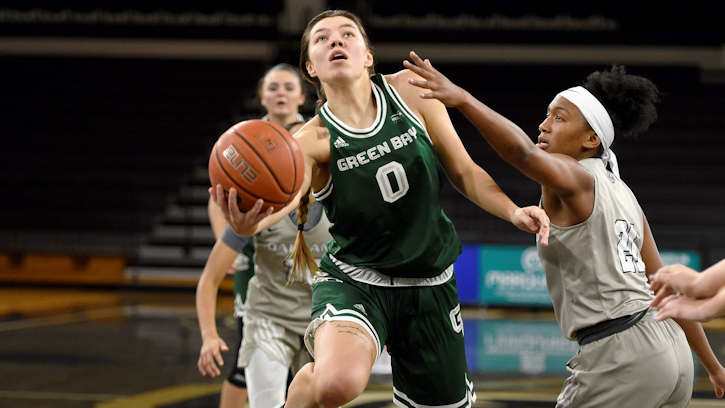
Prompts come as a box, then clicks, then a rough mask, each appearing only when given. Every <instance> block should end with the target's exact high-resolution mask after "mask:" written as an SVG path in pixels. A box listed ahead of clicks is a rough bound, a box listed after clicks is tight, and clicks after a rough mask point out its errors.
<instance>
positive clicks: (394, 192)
mask: <svg viewBox="0 0 725 408" xmlns="http://www.w3.org/2000/svg"><path fill="white" fill-rule="evenodd" d="M391 176H392V177H393V178H395V183H396V184H397V188H396V187H394V186H393V183H391ZM375 179H377V180H378V186H379V187H380V192H381V193H382V194H383V200H385V202H387V203H394V202H396V201H398V200H399V199H400V197H402V196H404V195H405V194H406V193H407V192H408V190H409V189H410V185H409V184H408V176H407V175H406V174H405V169H404V168H403V165H402V164H400V163H398V162H396V161H392V162H390V163H388V164H386V165H384V166H380V168H379V169H378V172H377V173H376V174H375Z"/></svg>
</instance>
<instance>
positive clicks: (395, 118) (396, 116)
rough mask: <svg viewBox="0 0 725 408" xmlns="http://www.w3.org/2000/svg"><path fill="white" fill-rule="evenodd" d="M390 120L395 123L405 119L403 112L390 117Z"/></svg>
mask: <svg viewBox="0 0 725 408" xmlns="http://www.w3.org/2000/svg"><path fill="white" fill-rule="evenodd" d="M390 119H391V120H392V121H393V123H395V122H397V121H399V120H401V119H403V112H398V113H395V114H393V115H391V116H390Z"/></svg>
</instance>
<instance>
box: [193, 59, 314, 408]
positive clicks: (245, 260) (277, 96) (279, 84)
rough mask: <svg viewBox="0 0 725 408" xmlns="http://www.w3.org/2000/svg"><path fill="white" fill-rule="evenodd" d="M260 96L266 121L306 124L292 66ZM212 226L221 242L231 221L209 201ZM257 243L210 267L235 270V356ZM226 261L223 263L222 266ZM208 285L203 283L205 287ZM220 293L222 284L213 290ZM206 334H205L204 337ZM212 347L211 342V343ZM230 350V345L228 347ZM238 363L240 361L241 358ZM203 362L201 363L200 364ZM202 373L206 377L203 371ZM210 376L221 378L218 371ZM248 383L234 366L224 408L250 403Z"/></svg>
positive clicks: (277, 70)
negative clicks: (219, 287) (228, 222)
mask: <svg viewBox="0 0 725 408" xmlns="http://www.w3.org/2000/svg"><path fill="white" fill-rule="evenodd" d="M257 97H258V98H259V102H260V105H261V106H262V108H263V109H264V111H265V114H264V116H263V117H262V119H263V120H268V121H270V122H274V123H276V124H278V125H281V126H284V127H289V126H291V125H292V124H293V123H295V122H301V121H304V120H305V118H304V117H303V116H302V115H301V114H300V112H299V110H300V107H301V106H302V105H303V104H304V102H305V97H306V92H305V87H304V83H303V81H302V78H301V77H300V75H299V73H298V72H297V70H296V69H295V68H294V67H293V66H291V65H289V64H277V65H275V66H273V67H272V68H270V69H269V70H267V72H265V74H264V76H262V78H260V79H259V82H258V84H257ZM208 213H209V223H210V224H211V227H212V230H213V232H214V238H215V239H216V240H217V241H218V240H219V239H220V238H221V235H222V233H223V232H224V229H225V228H226V226H227V222H226V220H225V219H224V215H223V214H221V212H220V211H219V207H218V206H216V205H215V204H214V203H213V201H212V200H211V199H210V200H209V205H208ZM253 241H254V240H250V241H249V242H248V243H247V245H246V246H245V247H244V249H243V250H240V251H235V250H232V249H231V248H229V247H228V246H225V245H221V246H220V247H218V248H217V250H216V251H215V255H214V256H215V258H214V259H210V260H209V261H210V265H213V266H214V268H221V267H224V266H225V265H223V264H226V267H227V268H231V273H233V274H234V318H235V319H236V320H237V326H238V328H239V337H238V343H237V346H236V347H235V348H234V350H235V353H236V352H238V351H239V350H240V348H241V344H242V337H243V331H244V322H243V320H242V318H243V316H244V302H245V300H246V296H247V284H248V282H249V279H251V277H252V276H253V275H254V262H253V260H252V257H253V255H254V242H253ZM222 262H223V264H221V263H222ZM203 283H206V282H202V281H200V282H199V285H202V284H203ZM208 289H209V290H213V291H214V293H216V291H217V289H218V284H217V285H216V286H214V287H212V288H208ZM209 334H210V335H211V336H210V338H211V339H216V338H217V337H218V336H216V337H215V335H216V328H214V330H210V333H209ZM203 336H204V333H202V337H203ZM210 344H211V343H210ZM224 348H225V350H224V351H226V345H224ZM234 360H238V358H237V357H235V358H234ZM200 362H201V361H200ZM202 374H205V372H204V371H202ZM209 374H210V375H212V376H216V375H219V374H217V373H216V372H215V371H211V372H209ZM246 388H247V384H246V380H245V378H244V367H239V366H237V365H233V366H232V367H231V369H230V370H229V374H228V375H227V378H226V380H225V381H224V385H223V386H222V392H221V400H220V403H219V407H220V408H234V407H238V406H241V405H243V404H244V402H245V401H246V400H247V390H246Z"/></svg>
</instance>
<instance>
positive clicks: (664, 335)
mask: <svg viewBox="0 0 725 408" xmlns="http://www.w3.org/2000/svg"><path fill="white" fill-rule="evenodd" d="M653 314H654V311H653V310H652V309H650V310H649V311H648V312H647V314H646V315H645V316H644V317H643V318H642V320H640V321H639V322H637V324H635V325H634V326H632V327H630V328H629V329H627V330H624V331H622V332H619V333H615V334H613V335H611V336H609V337H605V338H603V339H600V340H597V341H594V342H592V343H589V344H585V345H584V346H582V347H580V348H579V350H578V351H577V353H576V355H575V356H574V357H573V358H572V359H571V360H569V362H568V363H567V366H566V369H567V371H569V373H570V377H569V378H568V379H567V380H566V381H565V382H564V387H563V388H562V391H561V394H559V397H558V399H557V403H556V408H569V407H572V408H589V407H591V408H594V407H597V408H607V407H611V408H622V407H637V408H650V407H652V408H654V407H667V408H675V407H682V408H685V407H687V406H688V405H689V403H690V398H691V397H692V387H693V377H694V366H693V361H692V354H691V352H690V347H689V345H688V344H687V338H685V333H684V332H683V331H682V328H680V326H679V325H678V324H677V323H675V322H674V321H673V320H671V319H668V320H666V321H663V322H655V321H654V319H653Z"/></svg>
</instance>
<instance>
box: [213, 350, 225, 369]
mask: <svg viewBox="0 0 725 408" xmlns="http://www.w3.org/2000/svg"><path fill="white" fill-rule="evenodd" d="M213 356H214V360H216V363H217V364H218V365H219V367H224V359H223V358H222V354H221V353H220V352H219V349H214V351H213ZM214 368H216V366H214ZM217 371H219V369H218V368H217Z"/></svg>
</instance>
